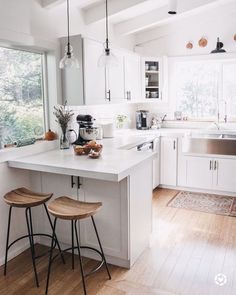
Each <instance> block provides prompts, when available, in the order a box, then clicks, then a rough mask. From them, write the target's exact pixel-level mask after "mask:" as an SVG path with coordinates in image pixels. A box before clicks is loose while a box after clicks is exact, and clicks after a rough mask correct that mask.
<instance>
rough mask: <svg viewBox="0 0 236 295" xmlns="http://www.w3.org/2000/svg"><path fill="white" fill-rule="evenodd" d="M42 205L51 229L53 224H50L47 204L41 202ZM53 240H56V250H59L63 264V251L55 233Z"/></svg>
mask: <svg viewBox="0 0 236 295" xmlns="http://www.w3.org/2000/svg"><path fill="white" fill-rule="evenodd" d="M43 205H44V209H45V211H46V213H47V216H48V220H49V223H50V226H51V229H52V231H53V224H52V220H51V217H50V215H49V213H48V209H47V206H46V205H45V204H43ZM55 241H56V245H57V247H58V250H59V251H60V255H61V259H62V262H63V264H65V259H64V255H63V253H62V251H61V246H60V244H59V242H58V239H57V235H56V233H55Z"/></svg>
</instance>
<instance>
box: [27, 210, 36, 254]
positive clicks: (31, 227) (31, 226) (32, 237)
mask: <svg viewBox="0 0 236 295" xmlns="http://www.w3.org/2000/svg"><path fill="white" fill-rule="evenodd" d="M29 221H30V232H31V241H32V250H33V253H34V257H35V256H36V255H35V247H34V236H33V233H34V231H33V222H32V215H31V208H29Z"/></svg>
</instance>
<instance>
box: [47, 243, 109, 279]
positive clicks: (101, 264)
mask: <svg viewBox="0 0 236 295" xmlns="http://www.w3.org/2000/svg"><path fill="white" fill-rule="evenodd" d="M72 249H73V248H72V247H70V248H66V249H64V250H62V251H61V252H62V253H65V252H68V251H71V250H72ZM76 249H78V247H74V250H76ZM80 249H88V250H91V251H94V252H96V253H97V254H99V256H100V257H101V259H102V260H101V261H100V262H99V263H98V264H97V266H96V267H95V268H94V269H92V270H91V271H90V272H89V273H87V274H84V276H85V277H88V276H90V275H91V274H93V273H95V272H96V271H98V270H99V269H100V268H101V267H102V266H103V265H104V263H105V260H104V258H103V255H102V253H101V252H100V251H99V250H97V249H95V248H92V247H88V246H80ZM59 254H60V253H58V254H56V255H55V256H54V257H53V258H52V262H53V260H55V259H56V258H57V257H58V256H59Z"/></svg>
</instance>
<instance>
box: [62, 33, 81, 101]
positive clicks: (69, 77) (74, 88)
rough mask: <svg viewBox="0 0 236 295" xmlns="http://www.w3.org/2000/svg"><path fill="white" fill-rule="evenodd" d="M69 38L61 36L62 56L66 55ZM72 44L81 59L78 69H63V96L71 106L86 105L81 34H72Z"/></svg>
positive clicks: (77, 56)
mask: <svg viewBox="0 0 236 295" xmlns="http://www.w3.org/2000/svg"><path fill="white" fill-rule="evenodd" d="M67 42H68V40H67V38H61V39H60V44H61V58H62V57H63V56H64V55H65V46H66V45H67ZM71 44H72V46H73V52H74V54H75V56H76V58H77V59H78V60H79V65H80V66H79V68H78V69H74V68H72V69H70V68H68V69H64V70H62V71H61V77H62V98H63V100H64V102H65V100H66V101H67V104H68V105H70V106H80V105H84V85H83V46H82V44H83V40H82V38H81V36H80V35H79V36H71Z"/></svg>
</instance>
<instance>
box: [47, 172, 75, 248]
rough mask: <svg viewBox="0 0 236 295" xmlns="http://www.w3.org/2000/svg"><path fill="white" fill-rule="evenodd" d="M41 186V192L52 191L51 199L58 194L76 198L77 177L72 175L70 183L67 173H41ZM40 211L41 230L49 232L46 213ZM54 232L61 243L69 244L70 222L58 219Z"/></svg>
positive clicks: (58, 195) (50, 230)
mask: <svg viewBox="0 0 236 295" xmlns="http://www.w3.org/2000/svg"><path fill="white" fill-rule="evenodd" d="M41 187H42V188H43V192H47V193H50V192H52V193H53V197H52V199H55V198H58V197H60V196H69V197H72V198H74V199H77V177H73V183H72V178H71V176H68V175H59V174H53V173H41ZM42 212H43V213H42V220H41V226H42V229H41V231H42V232H47V233H49V234H51V232H52V229H51V227H50V225H49V222H48V218H47V216H46V213H45V212H44V210H42ZM52 219H53V217H52ZM56 232H57V237H58V240H59V241H60V242H61V243H64V244H71V224H70V222H68V221H65V220H59V219H58V221H57V229H56Z"/></svg>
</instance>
